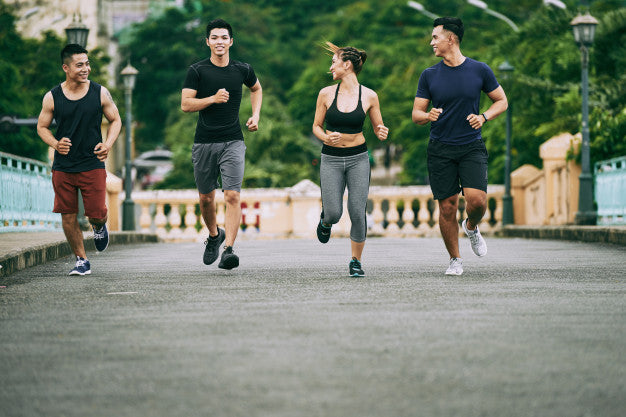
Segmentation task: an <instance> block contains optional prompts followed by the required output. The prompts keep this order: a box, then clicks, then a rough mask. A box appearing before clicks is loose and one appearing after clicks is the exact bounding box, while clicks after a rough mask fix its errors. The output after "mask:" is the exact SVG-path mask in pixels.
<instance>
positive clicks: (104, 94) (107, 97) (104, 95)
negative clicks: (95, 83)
mask: <svg viewBox="0 0 626 417" xmlns="http://www.w3.org/2000/svg"><path fill="white" fill-rule="evenodd" d="M100 97H101V98H102V99H103V100H105V101H110V102H111V103H113V97H112V96H111V92H110V91H109V90H108V89H107V88H106V87H105V86H101V89H100Z"/></svg>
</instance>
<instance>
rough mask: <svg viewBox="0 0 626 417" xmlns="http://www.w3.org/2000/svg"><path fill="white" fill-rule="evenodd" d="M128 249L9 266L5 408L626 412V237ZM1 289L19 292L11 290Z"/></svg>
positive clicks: (58, 412) (200, 412)
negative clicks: (481, 246)
mask: <svg viewBox="0 0 626 417" xmlns="http://www.w3.org/2000/svg"><path fill="white" fill-rule="evenodd" d="M487 243H488V245H489V253H488V255H487V256H486V257H484V258H477V257H475V256H474V255H473V254H472V253H471V251H470V249H469V247H468V245H469V244H468V241H467V239H462V240H461V249H462V256H463V257H464V266H465V273H464V274H463V275H462V276H460V277H449V276H445V275H444V271H445V269H446V267H447V256H446V254H445V249H444V246H443V243H442V241H441V240H440V239H382V238H378V239H370V240H368V242H367V244H366V248H365V253H364V262H363V265H364V269H365V272H366V274H367V275H366V277H365V278H360V279H359V278H349V277H348V276H347V272H348V262H349V241H348V240H347V239H331V242H330V243H328V244H327V245H322V244H320V243H318V242H316V241H312V240H276V241H242V242H239V243H238V244H237V246H236V248H235V251H236V253H237V254H239V256H240V257H241V266H240V267H239V268H237V269H234V270H232V271H224V270H220V269H218V268H217V265H216V264H217V262H216V264H214V265H211V266H205V265H203V264H202V261H201V259H202V251H203V245H202V244H197V243H196V244H163V243H158V244H140V245H128V246H123V245H115V246H112V247H110V248H109V249H108V250H107V251H106V252H104V253H103V254H99V255H97V254H95V253H89V257H90V261H91V268H92V271H93V273H92V275H90V276H86V277H75V276H73V277H70V276H67V273H68V272H69V270H70V269H71V268H72V267H73V261H72V260H71V259H70V258H64V259H61V260H58V261H55V262H49V263H46V264H44V265H41V266H36V267H33V268H29V269H26V270H23V271H20V272H17V273H15V274H12V275H10V276H9V277H6V278H2V279H0V416H2V417H4V416H46V417H49V416H82V417H85V416H89V417H91V416H116V417H120V416H133V417H136V416H156V417H160V416H185V417H189V416H212V417H222V416H224V417H239V416H241V417H253V416H267V417H283V416H284V417H300V416H302V417H311V416H320V417H329V416H355V417H357V416H358V417H362V416H375V417H379V416H380V417H402V416H464V417H467V416H470V417H471V416H499V417H500V416H541V417H546V416H559V417H562V416H581V417H583V416H623V415H625V414H626V355H625V353H624V352H626V331H625V330H626V278H625V276H626V274H625V272H624V270H625V266H626V263H625V259H626V257H625V255H626V250H625V249H624V247H621V246H611V245H603V244H592V243H578V242H563V241H545V240H523V239H496V238H491V239H488V240H487ZM2 287H4V288H2Z"/></svg>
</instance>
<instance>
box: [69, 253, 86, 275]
mask: <svg viewBox="0 0 626 417" xmlns="http://www.w3.org/2000/svg"><path fill="white" fill-rule="evenodd" d="M89 274H91V266H90V265H89V261H88V260H87V259H84V258H81V257H80V256H77V257H76V266H75V267H74V269H72V270H71V271H70V275H89Z"/></svg>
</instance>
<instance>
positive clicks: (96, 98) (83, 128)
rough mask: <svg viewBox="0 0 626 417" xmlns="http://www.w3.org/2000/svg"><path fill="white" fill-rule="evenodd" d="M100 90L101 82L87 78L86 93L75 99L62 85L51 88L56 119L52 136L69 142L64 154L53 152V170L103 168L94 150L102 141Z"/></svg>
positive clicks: (76, 170) (79, 170)
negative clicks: (68, 96) (87, 87)
mask: <svg viewBox="0 0 626 417" xmlns="http://www.w3.org/2000/svg"><path fill="white" fill-rule="evenodd" d="M100 90H101V86H100V84H97V83H95V82H93V81H89V90H87V94H85V95H84V96H83V97H81V98H79V99H78V100H70V99H68V98H67V97H65V94H63V89H62V88H61V84H59V85H57V86H56V87H54V88H53V89H52V90H50V91H51V92H52V98H53V100H54V112H53V115H54V120H56V122H57V131H56V133H55V135H54V137H55V138H56V139H57V140H60V139H61V138H63V137H68V138H70V140H71V141H72V146H71V147H70V152H69V153H68V154H67V155H61V154H60V153H59V152H57V151H54V162H53V163H52V169H53V170H55V171H62V172H85V171H91V170H92V169H99V168H104V162H103V161H100V160H99V159H98V157H97V156H96V154H94V153H93V152H94V148H95V147H96V145H97V144H98V143H100V142H102V130H101V126H102V102H101V100H100Z"/></svg>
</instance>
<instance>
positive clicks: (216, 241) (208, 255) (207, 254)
mask: <svg viewBox="0 0 626 417" xmlns="http://www.w3.org/2000/svg"><path fill="white" fill-rule="evenodd" d="M224 239H226V232H224V229H220V228H219V227H218V228H217V236H209V237H208V238H207V240H205V241H204V244H205V245H206V247H205V248H204V256H203V257H202V261H203V262H204V264H205V265H211V264H212V263H213V262H215V260H216V259H217V257H218V256H219V254H220V245H221V244H222V243H223V242H224Z"/></svg>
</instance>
